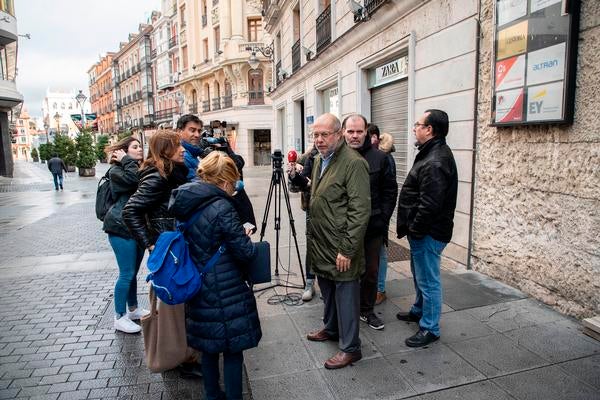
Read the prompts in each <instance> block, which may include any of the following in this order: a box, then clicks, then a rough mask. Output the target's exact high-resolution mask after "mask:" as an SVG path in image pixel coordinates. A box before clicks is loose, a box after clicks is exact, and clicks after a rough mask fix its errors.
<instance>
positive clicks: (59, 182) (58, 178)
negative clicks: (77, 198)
mask: <svg viewBox="0 0 600 400" xmlns="http://www.w3.org/2000/svg"><path fill="white" fill-rule="evenodd" d="M52 179H53V180H54V189H56V190H58V187H59V186H60V188H61V189H62V188H63V174H62V172H61V173H60V174H55V173H54V172H53V173H52Z"/></svg>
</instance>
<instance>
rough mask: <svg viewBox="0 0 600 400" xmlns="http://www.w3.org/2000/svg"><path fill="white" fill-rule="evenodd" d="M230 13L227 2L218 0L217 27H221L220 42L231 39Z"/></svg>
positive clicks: (227, 0) (226, 0)
mask: <svg viewBox="0 0 600 400" xmlns="http://www.w3.org/2000/svg"><path fill="white" fill-rule="evenodd" d="M234 10H235V8H234ZM231 11H232V10H231V7H230V4H229V0H219V25H220V27H221V42H223V41H224V40H229V39H230V38H231Z"/></svg>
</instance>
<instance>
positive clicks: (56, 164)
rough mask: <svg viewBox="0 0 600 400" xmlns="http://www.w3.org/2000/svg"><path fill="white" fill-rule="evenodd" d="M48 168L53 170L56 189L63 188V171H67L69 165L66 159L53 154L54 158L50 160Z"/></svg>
mask: <svg viewBox="0 0 600 400" xmlns="http://www.w3.org/2000/svg"><path fill="white" fill-rule="evenodd" d="M48 169H49V170H50V172H52V179H54V190H56V191H58V187H59V186H60V190H63V171H65V172H67V167H66V166H65V163H64V161H63V160H62V159H61V158H60V157H59V156H58V154H53V155H52V158H51V159H49V160H48Z"/></svg>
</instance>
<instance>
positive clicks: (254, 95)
mask: <svg viewBox="0 0 600 400" xmlns="http://www.w3.org/2000/svg"><path fill="white" fill-rule="evenodd" d="M248 104H249V105H256V104H265V94H264V92H262V91H260V92H248Z"/></svg>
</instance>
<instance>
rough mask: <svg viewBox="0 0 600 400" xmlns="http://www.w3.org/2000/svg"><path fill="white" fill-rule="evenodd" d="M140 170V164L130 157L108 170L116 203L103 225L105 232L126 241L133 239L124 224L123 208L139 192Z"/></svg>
mask: <svg viewBox="0 0 600 400" xmlns="http://www.w3.org/2000/svg"><path fill="white" fill-rule="evenodd" d="M138 169H139V164H138V162H137V161H136V160H134V159H133V158H131V157H129V156H125V157H123V159H122V160H121V162H118V163H116V164H114V165H113V166H111V167H110V169H109V170H108V176H109V178H110V191H111V194H112V198H113V199H115V202H114V204H113V206H112V207H111V208H110V209H109V210H108V212H107V213H106V216H105V217H104V223H103V225H102V229H104V232H106V233H109V234H111V235H117V236H120V237H123V238H126V239H131V238H132V236H131V233H130V232H129V229H127V226H126V225H125V223H124V222H123V215H122V213H123V207H125V204H127V201H128V200H129V198H130V197H131V195H132V194H134V193H135V191H136V190H137V187H138V182H139V178H138Z"/></svg>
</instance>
